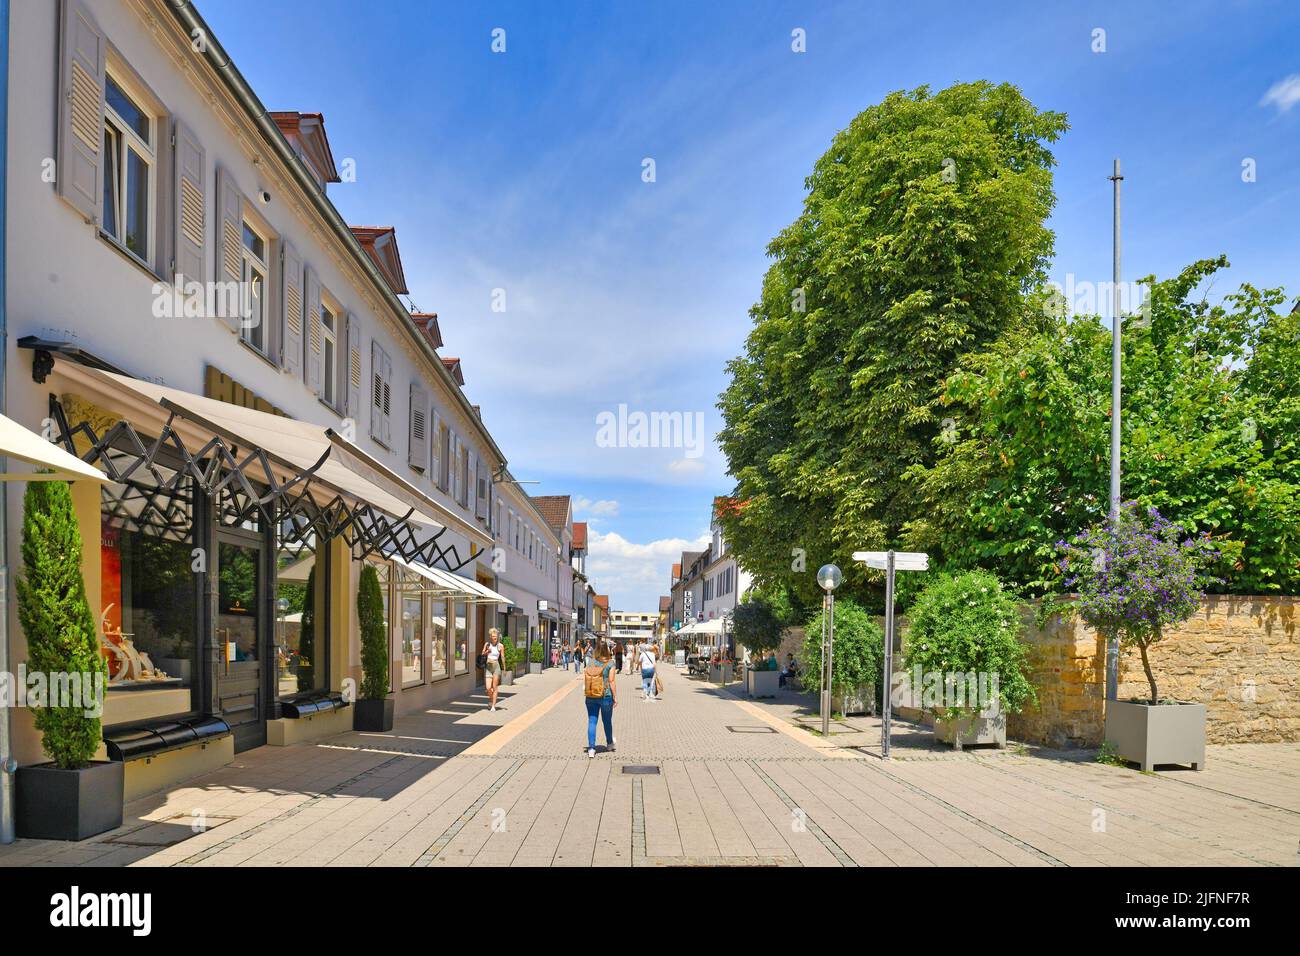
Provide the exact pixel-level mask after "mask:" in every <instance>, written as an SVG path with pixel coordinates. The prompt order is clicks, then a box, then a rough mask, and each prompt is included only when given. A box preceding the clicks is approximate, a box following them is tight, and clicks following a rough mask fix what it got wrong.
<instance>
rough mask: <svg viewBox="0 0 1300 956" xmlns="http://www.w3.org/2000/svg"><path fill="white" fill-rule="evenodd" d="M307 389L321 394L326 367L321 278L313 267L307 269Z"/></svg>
mask: <svg viewBox="0 0 1300 956" xmlns="http://www.w3.org/2000/svg"><path fill="white" fill-rule="evenodd" d="M306 301H307V311H306V320H305V321H306V329H305V330H304V331H305V332H306V335H307V368H306V373H307V375H306V380H307V387H308V388H310V389H311V390H312V392H313V393H314V394H316V395H319V394H320V393H321V385H322V381H321V380H322V378H323V374H322V371H323V369H324V367H325V330H324V329H323V328H322V327H321V318H320V276H318V275H317V274H316V270H315V269H313V268H312V267H311V266H308V267H307V300H306Z"/></svg>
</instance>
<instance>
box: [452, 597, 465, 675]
mask: <svg viewBox="0 0 1300 956" xmlns="http://www.w3.org/2000/svg"><path fill="white" fill-rule="evenodd" d="M454 608H455V615H454V618H453V620H454V621H455V631H454V632H453V633H452V643H453V652H454V654H455V657H456V673H457V674H464V673H466V672H467V671H468V670H469V659H468V658H467V657H466V653H467V650H468V648H467V647H466V642H467V636H468V633H469V632H468V631H467V630H466V625H467V624H468V623H469V621H468V617H467V614H466V604H465V602H464V601H456V602H454Z"/></svg>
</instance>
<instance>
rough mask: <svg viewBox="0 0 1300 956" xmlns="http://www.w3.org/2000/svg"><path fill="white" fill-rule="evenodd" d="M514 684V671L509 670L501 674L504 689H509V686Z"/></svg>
mask: <svg viewBox="0 0 1300 956" xmlns="http://www.w3.org/2000/svg"><path fill="white" fill-rule="evenodd" d="M514 682H515V672H514V671H512V670H507V671H502V672H501V686H502V687H509V686H510V685H511V684H513V683H514Z"/></svg>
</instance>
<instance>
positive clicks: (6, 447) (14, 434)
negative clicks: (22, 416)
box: [0, 415, 108, 482]
mask: <svg viewBox="0 0 1300 956" xmlns="http://www.w3.org/2000/svg"><path fill="white" fill-rule="evenodd" d="M0 456H3V457H5V458H11V459H17V460H18V461H23V462H26V463H27V464H29V465H34V466H36V467H37V468H48V469H49V471H47V472H35V471H28V472H6V473H4V474H0V481H55V480H58V481H75V480H78V479H82V478H87V479H89V480H91V481H100V482H105V481H108V476H107V475H106V474H104V473H103V472H102V471H100V470H99V469H98V468H95V467H93V466H91V465H88V464H86V463H85V462H84V461H82V460H81V459H80V458H78V457H77V456H76V455H73V454H71V453H70V452H66V451H64V450H63V449H62V448H60V447H59V446H58V445H56V444H54V443H53V442H48V441H46V440H45V439H44V438H42V437H41V436H40V435H38V434H36V433H35V432H34V431H31V430H30V429H28V428H25V427H24V426H22V425H20V424H18V423H17V422H16V421H14V420H13V419H12V418H6V417H5V416H4V415H0Z"/></svg>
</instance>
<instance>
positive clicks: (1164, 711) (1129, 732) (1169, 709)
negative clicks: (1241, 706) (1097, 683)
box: [1106, 700, 1205, 770]
mask: <svg viewBox="0 0 1300 956" xmlns="http://www.w3.org/2000/svg"><path fill="white" fill-rule="evenodd" d="M1106 739H1107V740H1109V741H1110V742H1111V743H1112V744H1113V745H1114V747H1115V752H1116V753H1117V754H1118V755H1119V756H1120V757H1123V758H1124V759H1125V760H1130V761H1132V762H1133V763H1135V764H1137V765H1138V766H1139V767H1141V768H1142V769H1143V770H1152V769H1154V768H1155V766H1156V764H1162V763H1175V764H1188V765H1190V766H1191V768H1192V769H1193V770H1200V769H1201V768H1203V767H1204V766H1205V705H1204V704H1184V703H1181V702H1178V703H1175V702H1170V703H1163V704H1157V705H1155V706H1154V707H1153V706H1151V704H1149V703H1147V702H1146V701H1136V700H1108V701H1107V702H1106Z"/></svg>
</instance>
